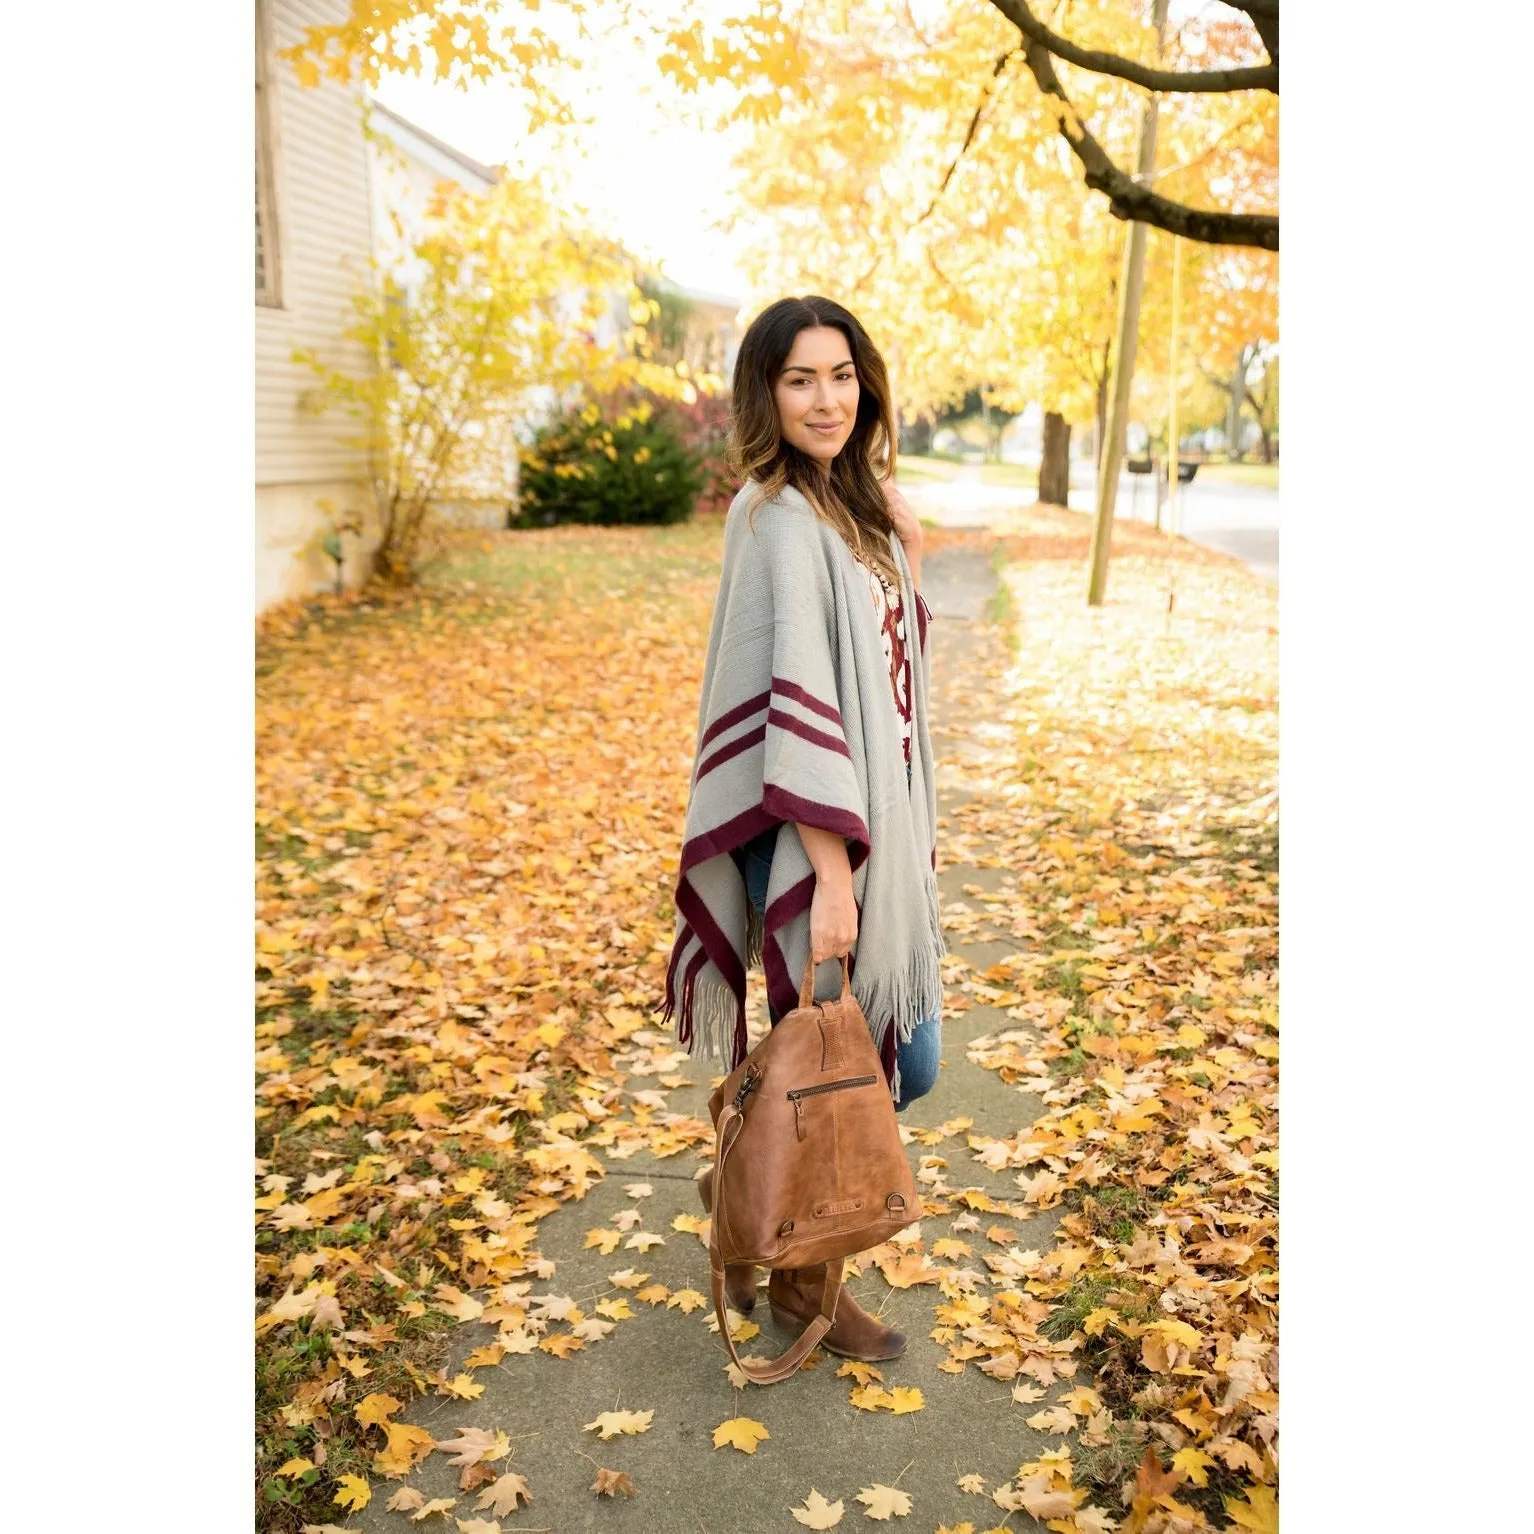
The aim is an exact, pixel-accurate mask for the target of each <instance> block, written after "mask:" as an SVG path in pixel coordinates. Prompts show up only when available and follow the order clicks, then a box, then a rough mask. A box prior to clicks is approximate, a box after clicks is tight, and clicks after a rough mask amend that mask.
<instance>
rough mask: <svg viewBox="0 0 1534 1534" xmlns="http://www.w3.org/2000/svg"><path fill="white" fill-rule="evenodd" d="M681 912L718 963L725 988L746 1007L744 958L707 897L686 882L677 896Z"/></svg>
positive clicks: (707, 951)
mask: <svg viewBox="0 0 1534 1534" xmlns="http://www.w3.org/2000/svg"><path fill="white" fill-rule="evenodd" d="M676 904H677V909H678V910H679V911H680V912H681V913H682V915H683V916H685V917H686V918H687V920H688V921H690V922H691V923H692V930H693V931H694V932H696V933H697V934H698V941H699V942H700V943H702V944H703V948H704V951H705V952H706V953H707V954H708V956H709V958H710V959H712V960H713V961H714V968H715V969H717V970H718V971H719V973H720V974H721V975H722V976H724V980H725V984H726V985H728V986H729V988H730V989H731V990H732V991H734V992H735V999H736V1001H737V1002H738V1003H740V1004H741V1005H744V1003H745V998H746V972H745V970H744V968H742V966H741V962H740V955H739V954H738V953H736V952H735V950H734V948H732V947H731V946H730V941H729V939H728V938H727V937H725V935H724V933H722V932H721V931H720V930H719V925H718V923H717V922H716V921H715V920H714V918H713V916H712V915H711V914H710V913H709V909H708V907H707V906H706V905H705V904H704V903H703V897H702V896H701V895H700V894H699V893H698V892H697V890H695V889H694V888H693V887H692V885H690V884H689V883H688V882H687V881H686V880H685V879H684V880H683V881H682V885H681V888H680V889H678V890H677V892H676Z"/></svg>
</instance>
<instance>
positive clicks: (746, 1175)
mask: <svg viewBox="0 0 1534 1534" xmlns="http://www.w3.org/2000/svg"><path fill="white" fill-rule="evenodd" d="M814 987H815V964H814V961H813V960H810V961H808V962H807V963H806V965H805V971H804V980H803V982H802V983H801V985H800V987H799V1005H798V1006H797V1007H795V1008H794V1010H793V1011H792V1012H790V1013H789V1014H788V1015H787V1016H786V1017H783V1018H780V1019H779V1021H778V1023H777V1024H776V1026H775V1027H774V1028H773V1029H772V1031H771V1032H770V1033H768V1035H767V1037H766V1038H764V1039H763V1040H762V1042H761V1043H760V1044H758V1045H757V1046H756V1048H755V1049H753V1050H752V1051H751V1053H750V1054H749V1055H747V1056H746V1058H745V1059H744V1060H743V1061H742V1062H741V1063H740V1065H739V1066H738V1067H737V1068H736V1069H735V1070H734V1071H732V1072H731V1073H730V1075H729V1076H727V1077H726V1078H725V1080H724V1081H723V1082H722V1083H721V1084H720V1085H719V1086H718V1087H717V1088H716V1089H715V1090H714V1094H713V1096H712V1097H711V1098H710V1099H709V1104H708V1111H709V1113H710V1115H711V1116H712V1118H713V1121H714V1136H715V1139H714V1178H713V1210H712V1215H711V1218H710V1221H709V1242H708V1261H709V1272H710V1277H711V1278H712V1280H713V1288H714V1314H715V1315H716V1316H717V1317H718V1318H719V1330H720V1333H721V1334H722V1335H723V1337H724V1341H725V1346H726V1347H728V1348H729V1350H730V1357H731V1358H733V1359H734V1360H735V1363H736V1364H737V1365H738V1367H739V1368H740V1369H741V1371H742V1372H743V1373H744V1374H745V1376H746V1378H747V1379H750V1380H754V1381H755V1382H756V1383H757V1384H759V1385H771V1384H774V1383H776V1382H777V1381H778V1380H782V1379H786V1378H787V1377H788V1376H789V1375H790V1374H792V1373H793V1372H794V1371H795V1370H796V1369H797V1368H798V1367H799V1365H800V1364H801V1363H802V1362H803V1361H804V1359H805V1357H806V1356H807V1355H808V1354H809V1352H810V1351H811V1349H813V1348H814V1347H815V1345H816V1344H817V1343H818V1342H819V1341H820V1339H821V1338H822V1337H823V1336H825V1334H826V1333H827V1332H828V1331H829V1330H830V1329H831V1322H832V1320H833V1319H834V1318H835V1315H836V1300H837V1296H838V1294H839V1293H840V1292H841V1272H842V1261H841V1260H842V1258H843V1257H845V1256H847V1255H848V1254H849V1253H852V1252H861V1251H864V1250H866V1249H867V1248H868V1247H871V1246H877V1245H878V1244H879V1243H880V1242H881V1241H886V1240H888V1239H889V1237H890V1236H892V1235H894V1234H895V1232H896V1231H898V1230H901V1229H902V1228H903V1227H905V1226H907V1225H909V1224H910V1223H911V1221H912V1220H914V1219H916V1218H917V1217H918V1216H919V1215H920V1213H921V1202H920V1199H919V1198H918V1197H917V1193H916V1181H915V1179H914V1178H913V1177H912V1175H911V1168H910V1164H909V1163H908V1162H907V1160H906V1156H905V1148H904V1147H903V1146H902V1145H901V1143H900V1130H899V1127H898V1125H897V1124H896V1121H895V1105H894V1103H893V1102H891V1100H890V1093H889V1084H888V1082H887V1081H886V1080H885V1076H884V1068H883V1066H882V1065H881V1064H880V1062H879V1054H878V1051H877V1050H876V1049H875V1047H874V1041H873V1035H872V1034H871V1033H870V1032H869V1028H868V1020H867V1019H866V1018H865V1017H864V1016H863V1009H862V1008H861V1007H860V1006H859V1005H858V1003H857V999H856V998H855V997H854V996H853V994H852V987H851V980H850V975H849V972H848V968H847V959H846V956H845V955H843V956H842V992H841V995H840V996H838V997H837V998H836V999H835V1000H832V1001H815V1000H814V999H813V997H814V994H815V991H814ZM746 1262H750V1263H756V1264H758V1265H760V1266H762V1267H768V1268H808V1267H813V1266H815V1265H816V1264H818V1263H822V1262H823V1263H826V1264H827V1267H826V1281H825V1285H824V1288H823V1290H822V1294H821V1304H820V1313H819V1314H818V1315H817V1316H816V1317H815V1319H814V1320H813V1321H811V1322H810V1324H809V1326H807V1327H806V1328H805V1330H804V1331H803V1332H802V1333H801V1334H800V1336H799V1338H798V1340H797V1341H795V1342H794V1343H793V1345H792V1346H791V1347H789V1348H788V1350H787V1351H786V1352H785V1353H783V1354H782V1355H781V1356H780V1357H778V1358H776V1359H774V1360H772V1361H771V1362H770V1363H761V1364H748V1363H742V1362H741V1359H740V1355H739V1354H738V1353H737V1352H736V1351H735V1343H734V1342H733V1340H732V1339H731V1337H730V1328H729V1324H728V1322H727V1321H726V1318H725V1313H724V1311H725V1305H724V1270H725V1266H726V1265H727V1264H729V1263H746Z"/></svg>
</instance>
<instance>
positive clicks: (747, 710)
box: [698, 689, 772, 755]
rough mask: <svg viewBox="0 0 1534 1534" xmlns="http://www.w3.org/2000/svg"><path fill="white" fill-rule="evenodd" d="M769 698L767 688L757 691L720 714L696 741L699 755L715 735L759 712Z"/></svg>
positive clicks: (770, 694)
mask: <svg viewBox="0 0 1534 1534" xmlns="http://www.w3.org/2000/svg"><path fill="white" fill-rule="evenodd" d="M771 699H772V691H771V689H769V690H768V691H766V692H759V693H758V694H757V695H756V696H755V697H754V698H747V699H746V701H745V702H744V703H737V704H736V705H735V707H734V708H732V709H730V710H729V711H728V712H727V713H723V714H721V715H720V716H719V717H718V718H717V719H716V720H715V721H714V722H713V723H712V724H711V725H710V726H709V727H708V729H707V730H705V731H704V732H703V739H702V740H700V741H699V742H698V753H699V755H701V754H702V752H703V748H704V747H705V746H706V745H707V744H708V743H709V741H711V740H712V739H713V738H714V737H715V736H716V735H722V734H723V733H724V732H725V731H726V730H727V729H729V728H730V726H731V725H736V724H739V723H740V721H741V720H742V719H749V718H750V717H751V716H752V714H759V713H761V711H762V710H763V709H764V708H766V706H767V704H768V703H769V702H770V701H771Z"/></svg>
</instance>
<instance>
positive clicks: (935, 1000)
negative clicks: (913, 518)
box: [664, 480, 947, 1098]
mask: <svg viewBox="0 0 1534 1534" xmlns="http://www.w3.org/2000/svg"><path fill="white" fill-rule="evenodd" d="M757 493H758V486H757V485H756V484H755V482H754V481H750V480H748V481H747V482H746V484H745V485H744V486H743V487H742V489H741V490H740V492H739V493H738V494H737V495H736V497H735V499H734V501H733V502H732V503H731V505H730V510H729V514H728V517H727V519H726V522H725V541H724V561H723V567H722V569H721V571H720V577H719V594H718V597H717V599H716V601H715V605H714V615H713V622H712V625H711V628H710V633H709V645H708V655H707V659H706V661H705V665H704V673H703V692H702V698H701V701H700V703H699V709H698V735H697V748H696V753H695V756H694V761H693V772H692V787H691V792H690V796H689V800H688V806H687V816H686V821H685V825H684V829H683V837H682V853H681V861H680V867H679V869H678V873H677V881H676V891H675V898H676V937H675V942H674V944H673V946H672V951H671V961H670V964H669V965H668V967H667V972H666V1005H665V1013H664V1020H666V1021H668V1022H669V1021H673V1020H674V1023H675V1027H676V1034H677V1041H678V1043H679V1045H680V1046H681V1047H683V1048H685V1049H686V1050H687V1052H688V1053H689V1054H690V1055H692V1056H694V1057H696V1058H706V1057H709V1056H712V1057H714V1058H716V1059H719V1060H722V1061H723V1062H724V1063H725V1065H726V1068H727V1069H730V1070H733V1069H734V1068H735V1066H737V1065H738V1064H739V1063H740V1062H741V1060H743V1059H744V1058H745V1055H746V1049H747V1039H746V1013H745V996H746V972H747V970H748V969H749V968H750V966H751V965H752V964H755V963H756V962H758V961H760V962H761V964H762V966H763V969H764V971H765V973H766V978H767V986H768V991H769V994H770V996H771V998H772V1004H773V1006H774V1007H775V1008H777V1009H778V1010H779V1011H782V1012H786V1011H788V1010H790V1009H791V1008H792V1007H794V1006H795V1005H796V1004H797V999H798V992H799V981H800V978H801V977H802V976H803V974H804V968H805V965H806V963H807V961H808V959H809V952H810V941H809V929H810V916H809V913H810V897H811V896H812V895H813V893H814V890H815V872H814V868H813V867H812V865H811V863H810V860H809V856H808V854H807V853H806V852H805V850H804V844H803V841H802V840H801V839H800V836H799V833H798V830H797V825H800V824H802V825H810V826H816V827H819V828H821V829H823V830H826V831H832V832H835V833H836V834H838V835H840V836H843V837H845V838H846V840H847V854H848V861H849V863H850V865H851V868H852V890H853V896H854V898H855V899H856V902H857V907H858V937H857V941H856V943H855V944H854V946H853V950H852V955H851V958H850V960H849V966H848V967H849V970H850V974H851V983H852V990H853V993H854V994H855V995H856V997H857V999H858V1003H859V1005H860V1006H861V1007H862V1009H863V1012H864V1015H865V1016H866V1017H867V1018H868V1022H869V1027H870V1029H871V1030H872V1032H873V1035H874V1042H875V1043H876V1044H877V1045H878V1047H879V1050H880V1056H881V1058H882V1059H883V1061H884V1066H885V1074H886V1077H887V1078H888V1080H889V1084H890V1089H891V1093H892V1095H893V1096H895V1097H897V1098H898V1096H899V1086H900V1083H899V1077H898V1071H897V1068H896V1064H895V1046H896V1042H897V1040H898V1041H900V1042H904V1041H906V1040H908V1039H909V1038H910V1036H911V1032H912V1030H913V1029H914V1028H915V1027H916V1025H917V1023H918V1022H920V1021H921V1020H922V1019H923V1018H924V1017H930V1016H933V1015H936V1014H938V1013H939V1011H940V1007H941V1002H942V977H941V970H940V960H941V959H942V956H943V954H944V953H945V952H946V951H947V950H946V946H945V944H944V941H943V931H942V924H941V921H940V919H939V914H938V898H937V838H936V820H937V795H936V790H935V788H934V786H933V766H932V743H931V739H930V736H929V732H928V701H927V700H928V687H929V682H930V671H931V667H930V661H929V658H928V653H927V625H926V609H925V607H924V605H922V604H920V603H919V602H918V601H917V599H916V595H915V592H914V590H913V588H912V585H911V575H910V568H909V566H908V565H907V563H906V559H905V550H904V548H903V546H902V545H901V543H900V540H899V539H898V538H896V537H894V536H893V534H892V535H891V536H890V545H891V553H892V555H893V557H894V560H895V564H896V567H897V569H898V570H899V571H900V579H901V597H902V602H903V605H904V609H905V611H906V612H907V613H911V614H915V615H916V622H917V630H918V645H917V652H918V653H917V654H916V655H915V656H913V657H912V665H911V668H910V670H911V682H912V688H911V699H910V705H911V715H912V723H911V739H912V750H911V762H910V767H911V771H910V778H909V781H907V774H906V761H905V754H904V750H903V747H902V736H901V720H900V718H899V715H898V713H897V709H896V706H895V700H894V698H893V696H892V694H891V690H890V671H889V661H888V656H887V652H886V650H885V648H884V635H883V633H882V631H881V626H880V623H879V619H878V615H877V613H876V612H875V609H874V604H873V603H872V602H871V601H870V600H869V588H868V584H867V577H866V575H865V573H864V571H863V569H862V568H861V567H860V566H859V564H858V562H857V561H856V559H855V558H854V557H853V554H852V551H851V550H850V549H849V548H848V547H847V545H846V543H845V542H844V541H843V540H842V538H841V536H840V534H838V533H837V532H836V531H835V529H833V528H831V527H830V526H828V525H827V524H826V523H824V522H823V521H821V520H820V518H819V517H817V516H816V515H815V512H814V510H813V508H812V507H811V506H810V504H809V502H808V501H807V500H806V499H805V497H804V496H803V495H802V494H800V493H799V491H797V490H795V489H793V488H792V487H787V488H785V489H784V490H783V491H781V492H780V493H779V495H778V496H777V497H775V498H774V499H773V500H772V501H771V502H769V503H768V504H766V505H763V506H762V507H761V509H760V510H759V511H758V512H757V514H756V521H755V528H754V530H753V529H752V528H750V527H748V526H747V521H746V512H747V507H748V506H749V504H750V502H751V501H752V499H753V498H754V496H755V495H756V494H757ZM778 823H781V829H780V831H779V833H778V837H777V844H776V849H775V852H774V856H773V862H772V875H771V878H770V880H769V883H768V888H767V910H766V918H765V920H762V919H761V918H759V917H758V916H757V913H756V909H755V907H754V906H753V905H752V904H751V901H750V900H749V899H748V898H747V894H746V888H745V881H744V879H743V878H742V876H741V871H740V868H739V867H738V865H737V863H736V860H735V859H734V858H733V857H731V856H730V854H731V852H732V851H733V850H734V849H735V848H737V847H741V846H743V845H744V844H745V843H747V842H749V841H750V840H751V839H752V838H753V837H755V836H756V835H757V834H758V833H760V832H762V831H764V830H766V829H768V828H769V827H771V826H772V825H774V824H778ZM840 982H841V969H840V965H839V962H838V961H837V960H835V959H828V960H826V961H825V962H824V963H823V964H822V965H821V966H820V967H819V970H818V971H817V973H816V994H817V995H834V994H835V993H836V992H837V991H838V990H839V989H840Z"/></svg>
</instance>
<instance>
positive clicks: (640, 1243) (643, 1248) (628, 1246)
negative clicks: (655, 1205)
mask: <svg viewBox="0 0 1534 1534" xmlns="http://www.w3.org/2000/svg"><path fill="white" fill-rule="evenodd" d="M665 1244H666V1238H665V1237H664V1236H657V1235H656V1234H655V1233H654V1231H649V1230H636V1231H635V1232H634V1234H633V1235H632V1236H630V1237H629V1238H628V1240H627V1241H625V1242H624V1243H623V1245H624V1248H625V1250H632V1251H636V1252H648V1251H649V1250H650V1248H651V1247H652V1246H664V1245H665Z"/></svg>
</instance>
